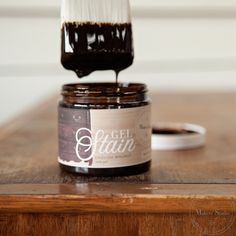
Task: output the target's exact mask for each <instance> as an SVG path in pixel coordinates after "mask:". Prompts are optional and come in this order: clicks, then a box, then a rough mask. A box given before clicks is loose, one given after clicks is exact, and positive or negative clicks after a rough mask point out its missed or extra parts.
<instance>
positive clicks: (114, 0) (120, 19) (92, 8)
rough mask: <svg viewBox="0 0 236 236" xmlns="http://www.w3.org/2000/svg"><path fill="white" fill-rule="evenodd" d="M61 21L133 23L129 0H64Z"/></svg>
mask: <svg viewBox="0 0 236 236" xmlns="http://www.w3.org/2000/svg"><path fill="white" fill-rule="evenodd" d="M61 21H62V23H64V22H81V23H82V22H94V23H131V15H130V5H129V0H62V2H61Z"/></svg>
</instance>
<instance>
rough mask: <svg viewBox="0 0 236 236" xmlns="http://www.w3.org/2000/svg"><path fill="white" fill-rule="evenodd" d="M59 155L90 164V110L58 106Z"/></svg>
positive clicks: (67, 159)
mask: <svg viewBox="0 0 236 236" xmlns="http://www.w3.org/2000/svg"><path fill="white" fill-rule="evenodd" d="M58 124H59V126H58V136H59V157H60V159H61V160H63V161H66V162H70V161H74V162H78V163H81V162H83V163H87V165H92V146H91V143H92V141H91V140H92V137H91V131H90V130H91V121H90V110H87V109H71V108H63V107H59V108H58Z"/></svg>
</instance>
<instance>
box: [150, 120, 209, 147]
mask: <svg viewBox="0 0 236 236" xmlns="http://www.w3.org/2000/svg"><path fill="white" fill-rule="evenodd" d="M205 142H206V129H205V128H204V127H202V126H200V125H196V124H189V123H165V122H163V123H157V124H156V125H154V126H153V130H152V149H153V150H184V149H192V148H197V147H201V146H204V145H205Z"/></svg>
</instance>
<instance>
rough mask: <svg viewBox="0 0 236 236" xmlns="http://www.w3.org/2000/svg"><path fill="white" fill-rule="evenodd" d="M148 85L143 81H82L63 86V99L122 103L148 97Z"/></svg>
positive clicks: (83, 102)
mask: <svg viewBox="0 0 236 236" xmlns="http://www.w3.org/2000/svg"><path fill="white" fill-rule="evenodd" d="M146 93H147V86H146V85H145V84H141V83H117V84H116V83H81V84H78V83H76V84H66V85H64V86H63V87H62V92H61V94H62V96H63V99H64V100H65V101H66V102H68V103H73V104H75V103H82V104H89V103H96V104H99V103H100V104H120V103H126V102H130V103H136V102H142V101H145V100H146V99H147V97H146Z"/></svg>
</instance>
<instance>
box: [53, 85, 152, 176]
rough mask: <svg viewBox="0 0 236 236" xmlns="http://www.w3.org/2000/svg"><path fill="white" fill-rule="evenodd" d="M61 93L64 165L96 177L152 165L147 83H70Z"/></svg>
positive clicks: (133, 171) (61, 160)
mask: <svg viewBox="0 0 236 236" xmlns="http://www.w3.org/2000/svg"><path fill="white" fill-rule="evenodd" d="M62 97H63V98H62V100H61V101H60V103H59V108H58V122H59V129H58V130H59V132H58V133H59V157H58V161H59V163H60V166H61V167H62V168H63V169H64V170H66V171H69V172H73V173H78V174H84V175H92V176H121V175H134V174H140V173H143V172H146V171H148V170H149V168H150V164H151V120H150V119H151V117H150V113H151V105H150V100H149V98H148V96H147V88H146V85H145V84H138V83H132V84H129V83H118V84H116V83H91V84H90V83H83V84H67V85H64V86H63V88H62Z"/></svg>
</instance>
